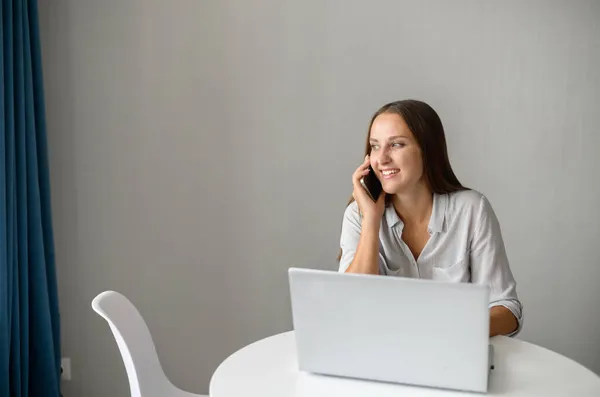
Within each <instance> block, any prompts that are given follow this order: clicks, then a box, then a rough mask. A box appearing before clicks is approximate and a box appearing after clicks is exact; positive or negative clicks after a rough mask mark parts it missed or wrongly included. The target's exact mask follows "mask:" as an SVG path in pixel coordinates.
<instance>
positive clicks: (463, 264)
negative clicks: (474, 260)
mask: <svg viewBox="0 0 600 397" xmlns="http://www.w3.org/2000/svg"><path fill="white" fill-rule="evenodd" d="M431 278H432V279H433V280H440V281H449V282H453V283H468V282H470V281H471V271H470V269H469V256H468V255H466V256H464V257H463V258H462V259H461V260H459V261H458V262H456V263H455V264H453V265H450V266H448V267H438V266H434V267H432V269H431Z"/></svg>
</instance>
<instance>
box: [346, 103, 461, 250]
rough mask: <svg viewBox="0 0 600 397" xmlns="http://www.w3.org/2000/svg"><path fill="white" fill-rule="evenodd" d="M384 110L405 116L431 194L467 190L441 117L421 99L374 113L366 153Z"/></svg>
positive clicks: (384, 108) (368, 152)
mask: <svg viewBox="0 0 600 397" xmlns="http://www.w3.org/2000/svg"><path fill="white" fill-rule="evenodd" d="M383 113H391V114H397V115H398V116H400V117H402V119H403V120H404V122H405V123H406V125H407V126H408V128H409V129H410V131H411V132H412V134H413V136H414V137H415V140H416V141H417V144H418V145H419V147H420V148H421V153H422V156H423V167H424V170H423V171H424V174H425V180H426V182H427V184H428V186H429V188H430V189H431V192H432V193H437V194H446V193H453V192H457V191H459V190H467V189H468V188H466V187H464V186H463V185H462V184H461V183H460V182H459V181H458V178H457V177H456V175H455V174H454V171H452V167H451V166H450V159H449V158H448V148H447V146H446V135H445V133H444V126H443V125H442V120H440V117H439V116H438V114H437V113H436V111H435V110H433V108H432V107H431V106H429V105H428V104H426V103H425V102H422V101H418V100H415V99H406V100H402V101H396V102H391V103H388V104H386V105H383V106H382V107H381V108H380V109H379V110H378V111H377V112H375V114H374V115H373V117H372V118H371V122H370V123H369V129H368V130H367V140H366V144H365V154H364V155H365V156H366V155H368V154H369V155H370V154H371V144H370V136H371V127H372V126H373V122H374V121H375V119H376V118H377V116H379V115H380V114H383ZM390 199H391V197H390V196H387V197H386V200H387V201H388V202H389V200H390ZM353 201H354V198H353V197H350V200H349V201H348V204H347V206H348V205H350V204H351V203H352V202H353ZM341 256H342V252H341V250H340V253H339V255H338V261H339V260H340V259H341Z"/></svg>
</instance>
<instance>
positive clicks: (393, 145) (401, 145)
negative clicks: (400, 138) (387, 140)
mask: <svg viewBox="0 0 600 397" xmlns="http://www.w3.org/2000/svg"><path fill="white" fill-rule="evenodd" d="M404 146H406V145H405V144H404V143H402V142H394V143H392V147H404Z"/></svg>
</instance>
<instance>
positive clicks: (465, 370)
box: [289, 268, 493, 392]
mask: <svg viewBox="0 0 600 397" xmlns="http://www.w3.org/2000/svg"><path fill="white" fill-rule="evenodd" d="M289 284H290V294H291V303H292V315H293V322H294V331H295V338H296V344H297V346H296V347H297V353H298V365H299V369H300V370H301V371H307V372H312V373H318V374H325V375H337V376H343V377H352V378H361V379H369V380H375V381H386V382H395V383H403V384H410V385H419V386H430V387H438V388H445V389H455V390H465V391H475V392H486V391H487V388H488V376H489V369H490V368H491V363H492V362H491V360H492V353H493V351H492V350H491V349H490V347H491V345H490V344H489V309H488V302H489V291H488V288H487V287H484V286H481V285H475V284H466V283H462V284H458V283H445V282H439V281H432V280H420V279H409V278H400V277H389V276H375V275H359V274H345V273H338V272H334V271H324V270H309V269H297V268H291V269H289Z"/></svg>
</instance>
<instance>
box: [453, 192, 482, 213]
mask: <svg viewBox="0 0 600 397" xmlns="http://www.w3.org/2000/svg"><path fill="white" fill-rule="evenodd" d="M447 197H448V209H449V210H450V211H452V212H459V213H465V212H468V213H472V214H473V213H474V214H481V213H482V212H487V211H488V210H491V205H490V202H489V200H488V199H487V197H486V196H485V195H484V194H483V193H481V192H479V191H477V190H474V189H465V190H460V191H457V192H453V193H448V194H447Z"/></svg>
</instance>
